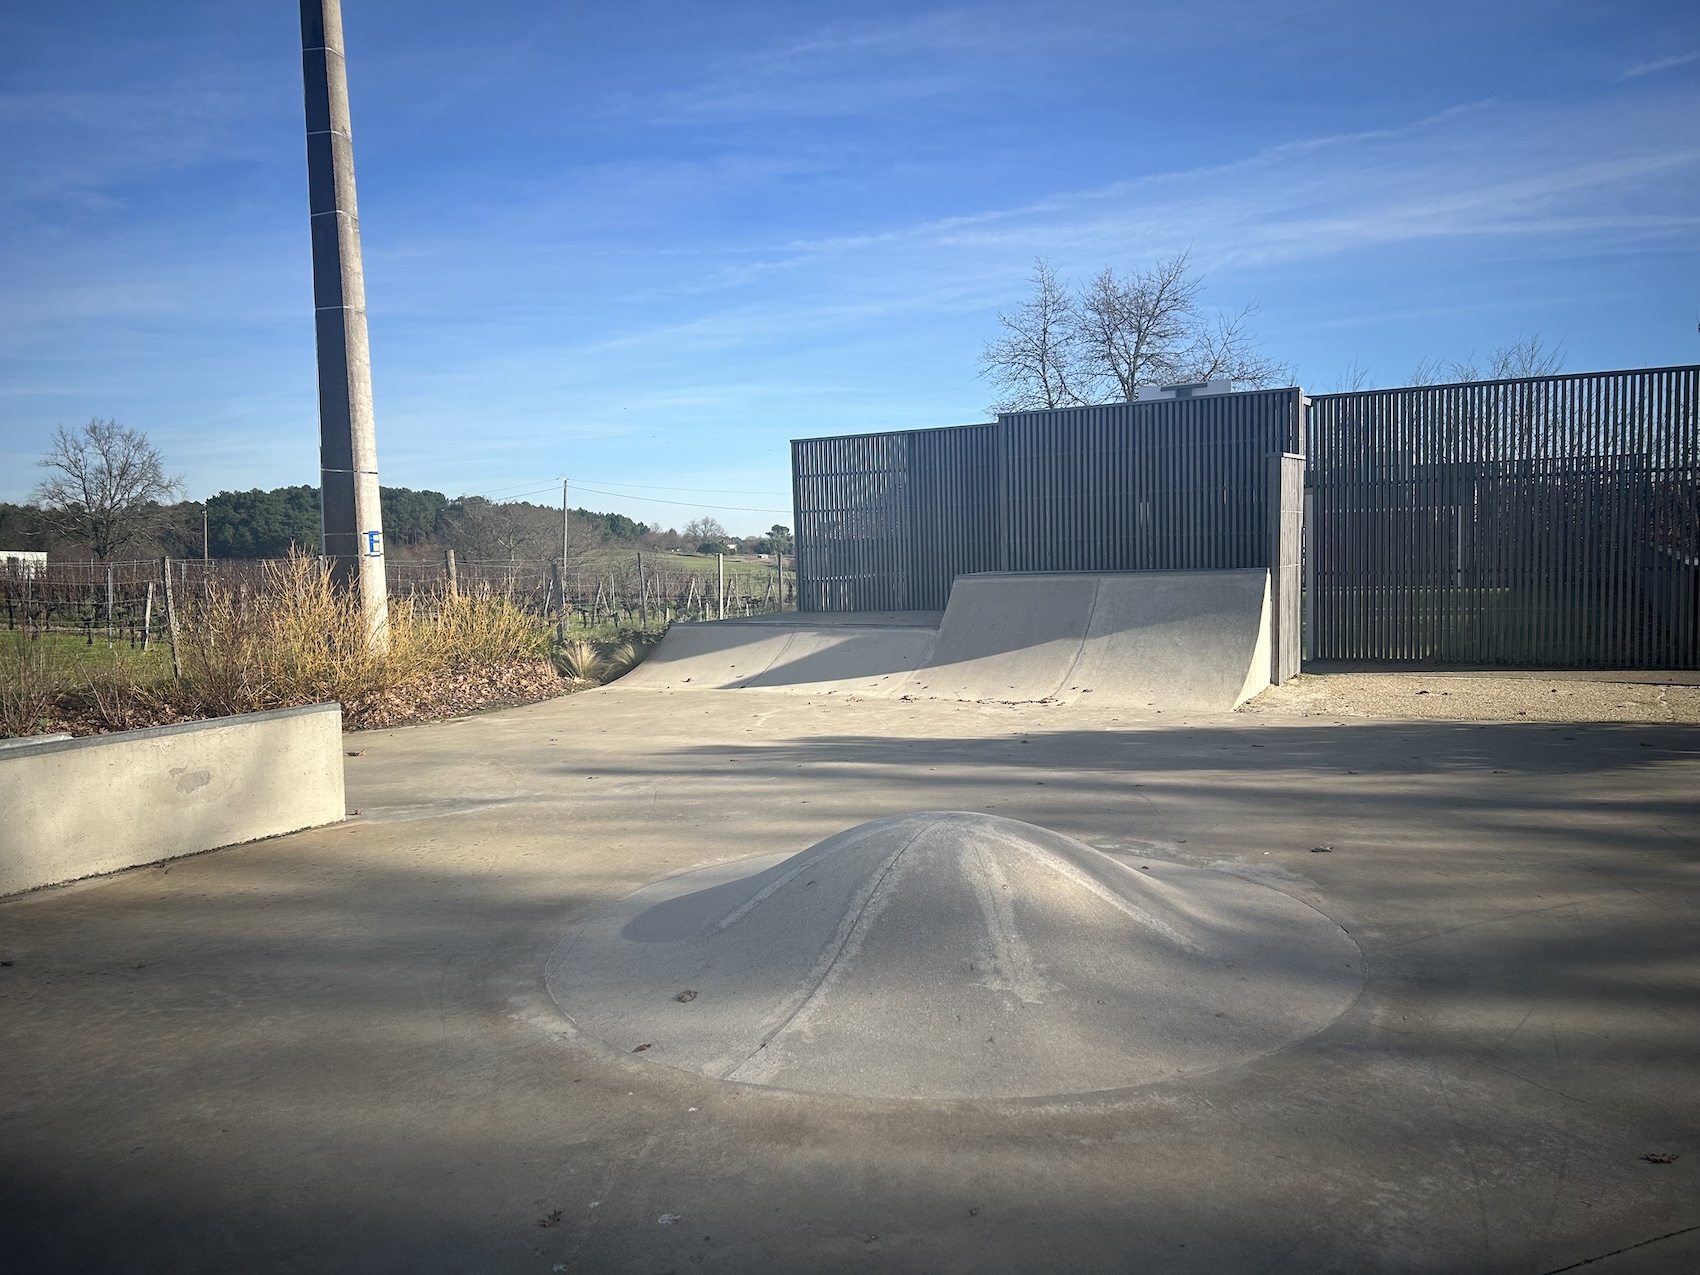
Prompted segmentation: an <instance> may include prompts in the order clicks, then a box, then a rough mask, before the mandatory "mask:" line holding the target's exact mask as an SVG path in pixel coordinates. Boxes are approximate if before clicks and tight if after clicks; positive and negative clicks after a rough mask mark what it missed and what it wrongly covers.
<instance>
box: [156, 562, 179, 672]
mask: <svg viewBox="0 0 1700 1275" xmlns="http://www.w3.org/2000/svg"><path fill="white" fill-rule="evenodd" d="M161 565H162V566H163V567H164V570H163V571H162V572H161V573H160V574H161V575H162V576H163V577H164V579H165V630H166V633H167V634H168V635H169V636H170V638H171V676H172V677H174V678H176V679H177V680H178V681H179V682H181V681H182V680H183V660H182V657H180V656H179V655H178V654H177V602H176V599H175V598H173V597H172V595H171V559H170V558H166V559H163V560H162V563H161Z"/></svg>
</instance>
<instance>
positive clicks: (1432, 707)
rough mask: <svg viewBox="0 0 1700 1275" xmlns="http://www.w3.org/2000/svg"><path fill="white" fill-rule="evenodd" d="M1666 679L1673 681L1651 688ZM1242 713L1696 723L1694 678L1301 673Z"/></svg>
mask: <svg viewBox="0 0 1700 1275" xmlns="http://www.w3.org/2000/svg"><path fill="white" fill-rule="evenodd" d="M1663 676H1668V677H1670V678H1671V679H1672V680H1670V681H1660V680H1654V679H1658V678H1660V677H1663ZM1240 711H1241V712H1242V713H1280V714H1282V715H1290V714H1294V713H1297V714H1299V715H1301V716H1305V717H1336V718H1347V717H1383V718H1403V719H1407V720H1410V719H1418V720H1428V721H1471V722H1516V721H1527V722H1679V723H1686V724H1694V723H1700V686H1697V685H1694V684H1692V675H1686V674H1680V673H1679V674H1670V675H1661V674H1647V673H1624V674H1612V673H1585V674H1571V673H1560V674H1531V673H1302V674H1300V675H1299V676H1298V677H1296V678H1294V679H1292V680H1291V681H1289V682H1286V683H1283V684H1282V685H1280V686H1272V687H1270V688H1269V689H1268V690H1266V691H1264V692H1263V693H1262V694H1261V695H1259V696H1257V697H1256V698H1255V699H1252V700H1250V701H1249V702H1248V703H1246V704H1245V705H1244V706H1243V707H1242V708H1241V709H1240Z"/></svg>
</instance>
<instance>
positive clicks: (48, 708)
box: [0, 633, 66, 735]
mask: <svg viewBox="0 0 1700 1275" xmlns="http://www.w3.org/2000/svg"><path fill="white" fill-rule="evenodd" d="M6 637H7V641H6V642H5V644H4V645H3V646H0V735H36V734H40V733H41V732H43V731H44V730H46V729H47V727H48V723H49V720H50V718H51V716H52V713H53V707H54V704H55V703H56V702H57V701H58V698H59V693H60V690H61V689H62V688H63V686H64V683H65V681H66V672H65V669H64V668H63V667H62V666H61V664H60V662H59V661H57V660H55V659H54V658H53V654H54V653H53V651H52V649H51V648H50V647H48V646H47V645H46V644H44V643H41V642H32V641H31V640H30V639H29V637H28V635H27V634H24V633H9V634H7V635H6Z"/></svg>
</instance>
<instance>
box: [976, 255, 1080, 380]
mask: <svg viewBox="0 0 1700 1275" xmlns="http://www.w3.org/2000/svg"><path fill="white" fill-rule="evenodd" d="M1032 282H1033V289H1034V291H1033V296H1032V299H1031V300H1029V301H1027V302H1025V303H1023V304H1022V306H1021V308H1020V309H1019V310H1017V311H1016V312H1015V313H1014V314H1013V315H1008V314H1000V315H998V322H999V323H1000V324H1002V325H1003V329H1004V333H1003V335H1002V336H1001V337H999V338H998V339H997V340H995V341H989V342H987V343H986V348H985V350H984V351H983V352H982V353H981V355H980V375H981V376H983V377H985V378H986V379H987V380H989V381H991V383H992V384H993V385H994V386H996V387H997V389H998V391H999V393H1000V397H999V399H998V401H997V402H996V403H995V404H993V405H992V408H991V410H992V411H993V412H1019V411H1030V410H1033V409H1035V408H1051V407H1072V406H1074V405H1075V404H1077V403H1080V402H1083V401H1086V400H1085V399H1084V398H1083V397H1082V395H1081V393H1080V390H1079V389H1078V388H1077V387H1076V385H1075V381H1076V380H1077V378H1078V375H1079V372H1080V370H1081V369H1080V368H1079V367H1078V363H1079V359H1078V354H1079V340H1078V335H1079V328H1080V324H1079V316H1078V315H1077V314H1076V312H1075V306H1074V301H1073V300H1072V299H1071V298H1070V297H1069V295H1068V292H1067V291H1066V290H1065V289H1064V288H1063V286H1062V285H1061V284H1060V283H1058V282H1057V276H1056V272H1055V271H1054V270H1052V269H1051V266H1050V263H1049V262H1047V261H1046V260H1045V259H1044V258H1043V257H1040V258H1039V259H1038V260H1037V261H1035V262H1034V263H1033V277H1032Z"/></svg>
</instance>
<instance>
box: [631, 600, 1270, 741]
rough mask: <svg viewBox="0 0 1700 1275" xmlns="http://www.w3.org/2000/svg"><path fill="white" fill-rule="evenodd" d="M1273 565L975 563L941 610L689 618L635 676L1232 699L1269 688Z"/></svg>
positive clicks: (789, 685) (1185, 707) (1011, 697)
mask: <svg viewBox="0 0 1700 1275" xmlns="http://www.w3.org/2000/svg"><path fill="white" fill-rule="evenodd" d="M1269 622H1270V616H1269V576H1268V572H1266V571H1264V570H1261V569H1253V570H1242V571H1127V572H1104V573H1088V572H1080V573H1074V572H1042V573H1007V574H1006V573H987V574H983V575H968V576H960V577H958V579H957V580H956V583H955V585H954V586H953V587H952V588H951V592H950V603H949V605H948V607H947V608H946V609H945V611H944V614H943V615H942V616H938V615H936V614H934V613H928V612H885V613H872V612H869V613H861V614H853V615H815V614H808V613H803V614H794V615H783V616H764V617H761V618H760V619H752V620H728V621H720V622H717V623H707V624H681V625H675V626H674V627H673V628H672V629H671V630H670V631H669V632H668V634H667V636H666V638H664V639H663V640H662V643H661V645H660V646H659V647H658V648H657V649H656V651H655V653H654V654H653V655H651V656H650V657H649V659H647V660H646V661H644V663H643V664H641V665H640V666H638V668H637V669H635V670H634V671H633V672H631V673H630V674H628V675H627V676H626V677H625V678H624V679H623V680H622V685H626V686H647V687H653V688H656V689H668V690H681V689H705V688H706V689H727V688H742V687H749V688H759V689H764V690H777V691H795V692H803V693H807V694H829V695H835V694H845V695H859V696H870V697H871V696H880V697H890V698H903V697H910V698H916V699H953V700H974V701H985V700H995V701H1005V702H1030V701H1035V700H1054V701H1058V702H1063V703H1069V702H1075V701H1082V700H1090V701H1091V702H1093V703H1096V704H1100V705H1109V706H1115V705H1127V706H1129V707H1139V708H1145V707H1155V708H1159V709H1167V710H1181V711H1192V712H1227V711H1229V710H1231V709H1233V708H1234V707H1236V706H1237V705H1239V704H1241V703H1243V702H1244V701H1245V700H1247V699H1249V698H1250V697H1251V696H1253V695H1255V694H1257V693H1258V692H1259V691H1260V690H1262V689H1263V688H1264V687H1266V686H1268V685H1269Z"/></svg>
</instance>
